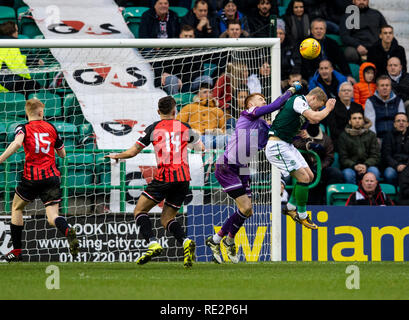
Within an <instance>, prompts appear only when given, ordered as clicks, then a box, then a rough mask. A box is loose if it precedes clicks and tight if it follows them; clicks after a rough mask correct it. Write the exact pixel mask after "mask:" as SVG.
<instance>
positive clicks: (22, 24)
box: [17, 6, 42, 38]
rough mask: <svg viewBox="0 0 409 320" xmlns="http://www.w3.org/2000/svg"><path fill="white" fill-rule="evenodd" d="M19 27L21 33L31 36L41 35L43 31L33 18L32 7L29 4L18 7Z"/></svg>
mask: <svg viewBox="0 0 409 320" xmlns="http://www.w3.org/2000/svg"><path fill="white" fill-rule="evenodd" d="M17 18H18V29H19V33H22V34H24V35H26V36H28V37H29V38H34V37H35V36H38V35H41V34H42V32H41V31H40V29H39V28H38V27H37V24H36V23H35V21H34V20H33V18H32V14H31V12H30V8H29V7H28V6H24V7H20V8H18V9H17Z"/></svg>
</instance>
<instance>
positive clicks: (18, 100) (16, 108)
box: [0, 92, 26, 119]
mask: <svg viewBox="0 0 409 320" xmlns="http://www.w3.org/2000/svg"><path fill="white" fill-rule="evenodd" d="M25 106H26V98H25V97H24V94H22V93H18V92H0V110H1V111H2V118H7V119H16V116H19V117H25V115H26V111H25Z"/></svg>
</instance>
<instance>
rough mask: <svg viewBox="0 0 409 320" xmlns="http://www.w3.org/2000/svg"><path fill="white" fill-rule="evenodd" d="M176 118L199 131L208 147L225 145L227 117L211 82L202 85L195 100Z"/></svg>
mask: <svg viewBox="0 0 409 320" xmlns="http://www.w3.org/2000/svg"><path fill="white" fill-rule="evenodd" d="M176 119H177V120H180V121H182V122H186V123H188V124H189V125H190V126H191V127H192V129H194V130H196V131H197V132H199V133H200V134H201V139H202V142H203V144H204V145H205V147H206V149H213V148H223V147H224V143H225V138H226V136H225V134H224V133H225V126H226V118H225V115H224V112H223V110H222V109H220V108H218V107H217V102H216V101H215V100H214V99H213V95H212V89H211V86H210V85H209V84H206V83H202V84H201V85H200V88H199V92H198V94H197V96H195V98H194V101H193V102H192V103H191V104H188V105H186V106H184V107H183V108H182V109H181V110H180V112H179V114H178V115H177V117H176Z"/></svg>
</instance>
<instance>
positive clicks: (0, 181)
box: [0, 151, 25, 188]
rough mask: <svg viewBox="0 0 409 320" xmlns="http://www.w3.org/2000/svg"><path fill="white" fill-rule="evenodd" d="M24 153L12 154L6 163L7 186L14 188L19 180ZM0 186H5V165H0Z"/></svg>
mask: <svg viewBox="0 0 409 320" xmlns="http://www.w3.org/2000/svg"><path fill="white" fill-rule="evenodd" d="M24 158H25V155H24V152H22V151H21V152H16V153H14V154H12V155H11V156H10V157H9V158H8V159H7V160H6V161H7V162H8V163H9V164H10V167H9V170H8V172H7V173H8V181H7V186H8V187H11V188H14V187H15V186H16V185H17V183H18V182H19V181H20V179H21V174H22V171H23V167H24ZM0 185H1V186H2V187H4V186H6V171H5V163H2V164H1V165H0Z"/></svg>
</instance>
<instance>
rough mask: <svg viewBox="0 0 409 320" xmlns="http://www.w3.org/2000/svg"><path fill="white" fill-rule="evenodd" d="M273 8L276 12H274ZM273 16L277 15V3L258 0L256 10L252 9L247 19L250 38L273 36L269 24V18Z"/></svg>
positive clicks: (271, 0) (270, 0)
mask: <svg viewBox="0 0 409 320" xmlns="http://www.w3.org/2000/svg"><path fill="white" fill-rule="evenodd" d="M273 2H274V3H275V7H274V6H273ZM274 8H275V9H276V11H274ZM246 12H247V11H246ZM273 14H274V15H277V1H275V0H258V2H257V8H252V10H251V11H250V13H249V15H248V18H247V19H248V23H249V28H250V36H251V37H252V38H268V37H272V36H273V34H274V32H273V26H272V24H271V22H270V20H271V19H270V16H271V15H273Z"/></svg>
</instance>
